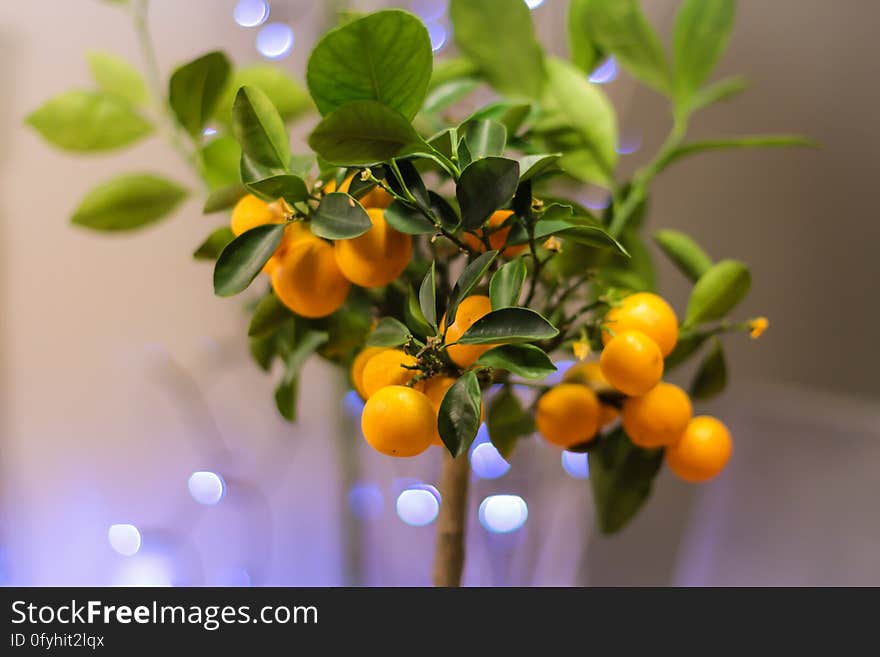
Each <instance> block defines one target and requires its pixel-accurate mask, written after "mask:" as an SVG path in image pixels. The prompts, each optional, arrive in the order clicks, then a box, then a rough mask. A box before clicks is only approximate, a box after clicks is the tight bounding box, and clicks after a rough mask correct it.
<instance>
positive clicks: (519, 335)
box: [458, 308, 559, 344]
mask: <svg viewBox="0 0 880 657" xmlns="http://www.w3.org/2000/svg"><path fill="white" fill-rule="evenodd" d="M558 334H559V331H558V330H556V328H555V327H554V326H553V325H552V324H551V323H550V322H548V321H547V320H546V319H544V318H543V317H542V316H541V315H539V314H538V313H536V312H535V311H534V310H531V309H529V308H499V309H498V310H493V311H492V312H490V313H488V314H486V315H483V316H482V317H480V319H478V320H477V321H476V322H474V323H473V324H472V325H471V327H470V328H469V329H468V330H467V331H465V332H464V335H462V336H461V337H460V338H459V339H458V342H459V343H460V344H496V343H504V344H510V343H513V342H531V341H533V340H548V339H550V338H553V337H556V335H558Z"/></svg>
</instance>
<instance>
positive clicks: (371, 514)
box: [348, 484, 384, 520]
mask: <svg viewBox="0 0 880 657" xmlns="http://www.w3.org/2000/svg"><path fill="white" fill-rule="evenodd" d="M383 504H384V499H383V497H382V491H381V490H379V487H378V486H376V485H375V484H355V485H354V486H352V487H351V490H350V491H348V507H349V508H350V509H351V512H352V513H353V514H354V515H355V517H356V518H360V519H361V520H370V519H371V518H376V517H378V516H380V515H381V514H382V506H383Z"/></svg>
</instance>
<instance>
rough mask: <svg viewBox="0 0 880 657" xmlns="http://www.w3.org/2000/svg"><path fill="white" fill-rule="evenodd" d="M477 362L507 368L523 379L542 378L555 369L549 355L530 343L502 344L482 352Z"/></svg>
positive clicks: (502, 368)
mask: <svg viewBox="0 0 880 657" xmlns="http://www.w3.org/2000/svg"><path fill="white" fill-rule="evenodd" d="M477 364H479V365H486V366H488V367H494V368H496V369H501V370H507V371H508V372H510V373H511V374H516V375H517V376H521V377H523V378H524V379H543V378H544V377H545V376H547V375H548V374H552V373H553V372H555V371H556V366H555V365H554V364H553V361H551V360H550V357H549V356H548V355H547V354H546V353H544V350H543V349H539V348H538V347H535V346H534V345H530V344H504V345H501V346H500V347H495V348H494V349H490V350H489V351H487V352H486V353H484V354H483V355H482V356H480V358H479V359H478V360H477Z"/></svg>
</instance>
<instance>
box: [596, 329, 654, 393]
mask: <svg viewBox="0 0 880 657" xmlns="http://www.w3.org/2000/svg"><path fill="white" fill-rule="evenodd" d="M599 365H600V366H601V368H602V373H603V374H604V375H605V378H606V379H608V382H609V383H610V384H611V385H613V386H614V387H615V388H617V389H618V390H620V391H621V392H623V393H625V394H627V395H630V396H632V397H637V396H639V395H644V394H645V393H646V392H648V391H649V390H650V389H651V388H653V387H654V386H655V385H657V383H659V382H660V377H662V376H663V354H661V353H660V347H658V346H657V343H656V342H654V341H653V340H652V339H651V338H649V337H648V336H647V335H645V334H644V333H642V332H641V331H623V332H622V333H618V334H617V335H615V336H614V337H613V338H612V339H611V340H610V341H609V342H608V344H607V345H605V348H604V349H603V350H602V356H601V357H600V358H599Z"/></svg>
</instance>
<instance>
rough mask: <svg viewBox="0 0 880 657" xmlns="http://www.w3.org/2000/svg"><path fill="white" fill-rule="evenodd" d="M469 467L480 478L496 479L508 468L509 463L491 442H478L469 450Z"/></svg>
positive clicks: (505, 472)
mask: <svg viewBox="0 0 880 657" xmlns="http://www.w3.org/2000/svg"><path fill="white" fill-rule="evenodd" d="M471 469H472V470H473V471H474V474H476V475H477V476H478V477H479V478H480V479H498V477H503V476H504V475H506V474H507V472H508V470H510V463H508V462H507V461H506V460H504V457H503V456H501V453H500V452H499V451H498V450H497V449H496V447H495V445H493V444H492V443H480V444H479V445H477V446H476V447H474V449H473V450H472V451H471Z"/></svg>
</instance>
